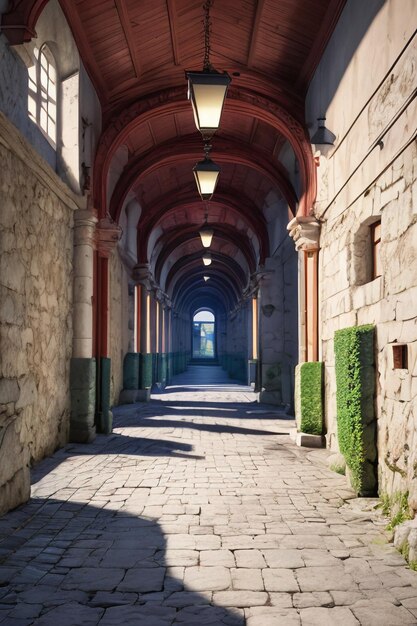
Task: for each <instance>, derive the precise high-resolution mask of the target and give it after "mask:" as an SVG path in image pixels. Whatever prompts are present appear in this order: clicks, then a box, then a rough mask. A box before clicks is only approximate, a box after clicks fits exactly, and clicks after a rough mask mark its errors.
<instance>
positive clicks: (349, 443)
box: [334, 324, 376, 494]
mask: <svg viewBox="0 0 417 626" xmlns="http://www.w3.org/2000/svg"><path fill="white" fill-rule="evenodd" d="M334 343H335V361H336V385H337V392H336V400H337V425H338V438H339V446H340V451H341V452H342V454H343V456H344V457H345V460H346V465H347V466H348V468H349V469H350V474H351V482H352V487H353V488H354V489H356V491H357V492H358V493H360V494H364V493H369V492H371V491H372V490H374V489H375V487H376V479H375V475H374V471H373V467H372V465H370V464H368V465H367V457H369V458H373V456H374V455H376V448H375V443H374V441H372V437H373V435H372V433H373V432H374V431H373V430H372V428H373V424H372V423H373V420H374V406H373V402H374V385H375V372H374V367H373V364H374V326H373V325H370V324H369V325H366V326H353V327H351V328H344V329H342V330H338V331H336V333H335V340H334ZM365 435H366V436H365ZM372 446H374V450H371V449H370V448H371V447H372ZM365 470H366V471H365Z"/></svg>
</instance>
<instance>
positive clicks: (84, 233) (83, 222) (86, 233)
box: [74, 209, 98, 246]
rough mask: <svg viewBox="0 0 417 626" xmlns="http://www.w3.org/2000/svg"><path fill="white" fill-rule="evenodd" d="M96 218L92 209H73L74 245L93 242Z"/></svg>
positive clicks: (91, 243) (92, 244)
mask: <svg viewBox="0 0 417 626" xmlns="http://www.w3.org/2000/svg"><path fill="white" fill-rule="evenodd" d="M97 222H98V219H97V217H96V215H95V212H94V211H90V210H88V209H77V211H74V245H75V246H81V245H90V246H94V244H95V230H96V225H97Z"/></svg>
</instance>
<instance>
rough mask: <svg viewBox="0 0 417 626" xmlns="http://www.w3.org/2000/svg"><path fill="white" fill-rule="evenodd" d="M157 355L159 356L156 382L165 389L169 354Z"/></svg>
mask: <svg viewBox="0 0 417 626" xmlns="http://www.w3.org/2000/svg"><path fill="white" fill-rule="evenodd" d="M156 356H157V358H158V364H157V375H156V384H157V385H158V386H159V387H160V388H161V389H164V388H165V386H166V384H167V371H168V355H167V354H164V353H162V354H157V355H156Z"/></svg>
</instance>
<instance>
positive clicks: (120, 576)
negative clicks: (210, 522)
mask: <svg viewBox="0 0 417 626" xmlns="http://www.w3.org/2000/svg"><path fill="white" fill-rule="evenodd" d="M139 492H140V490H139ZM141 498H143V495H141V494H139V496H136V497H135V492H133V494H132V496H131V498H129V499H127V500H126V501H125V502H124V503H123V505H122V506H126V507H127V510H126V512H125V511H123V510H113V509H111V508H99V507H95V506H92V505H91V504H81V503H77V502H68V501H62V500H43V499H31V500H30V501H29V502H28V503H27V504H26V505H23V506H21V507H19V508H18V509H16V510H15V511H13V512H11V513H9V514H8V515H6V516H5V517H3V518H2V519H1V520H0V537H3V541H2V542H1V544H0V545H1V555H0V563H1V565H0V617H1V618H2V619H3V620H4V623H5V624H7V625H8V626H12V625H14V624H15V625H16V626H17V625H20V626H21V625H23V624H24V625H25V626H26V625H28V626H29V624H36V626H57V625H58V626H70V625H71V626H74V625H78V624H88V625H91V626H95V625H96V624H98V623H100V626H116V625H117V626H119V625H120V624H124V625H125V626H128V625H139V624H143V626H170V625H171V624H182V625H183V626H187V625H188V626H196V625H197V624H204V625H205V626H221V625H223V624H225V625H228V626H241V625H243V624H245V620H244V617H243V610H242V609H240V610H238V609H225V608H222V607H219V606H214V605H212V604H210V601H211V591H210V590H208V591H207V593H206V592H204V593H199V592H197V591H193V590H192V589H190V585H191V586H192V585H193V584H194V585H195V586H196V587H197V588H198V587H199V585H201V580H202V579H201V578H200V576H201V574H199V572H198V568H197V567H196V566H197V564H198V562H199V561H198V556H199V553H198V552H197V551H196V550H195V547H196V537H197V538H198V536H197V535H192V534H190V535H181V538H182V546H184V545H185V546H188V550H187V554H185V551H184V549H182V550H176V535H172V534H168V535H166V536H164V533H163V531H162V529H161V526H160V525H159V523H158V522H157V521H155V520H153V519H146V518H142V517H140V512H141V510H142V508H143V502H142V500H141ZM103 504H104V503H103ZM115 506H117V505H116V504H115ZM135 510H137V511H138V514H136V513H135V512H134V511H135ZM200 537H201V535H200ZM184 559H186V562H185V561H184ZM184 565H187V566H188V565H189V567H187V568H186V570H185V576H184V581H183V580H182V578H181V579H180V578H178V577H177V576H175V575H174V574H173V570H172V568H173V567H176V568H177V569H176V570H174V571H175V572H183V571H184V568H183V566H184ZM219 569H222V574H223V575H222V577H221V579H218V580H217V581H216V580H212V582H211V585H210V583H208V584H207V586H208V587H210V586H211V588H212V590H213V589H214V590H218V591H221V590H223V589H226V588H227V587H229V584H230V574H229V573H228V572H229V570H226V568H219ZM223 570H224V571H223ZM209 578H212V577H209ZM187 585H188V586H187Z"/></svg>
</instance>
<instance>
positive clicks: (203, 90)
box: [187, 71, 231, 139]
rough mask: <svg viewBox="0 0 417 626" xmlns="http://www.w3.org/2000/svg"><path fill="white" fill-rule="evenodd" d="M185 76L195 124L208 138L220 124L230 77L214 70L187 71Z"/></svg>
mask: <svg viewBox="0 0 417 626" xmlns="http://www.w3.org/2000/svg"><path fill="white" fill-rule="evenodd" d="M187 78H188V99H189V100H191V104H192V107H193V113H194V121H195V125H196V126H197V129H198V130H199V131H200V132H201V134H202V135H203V137H204V138H205V139H210V138H211V137H212V136H213V135H214V133H215V132H216V130H217V129H218V128H219V126H220V118H221V115H222V111H223V105H224V101H225V98H226V93H227V88H228V86H229V84H230V82H231V78H230V76H229V74H227V73H226V72H225V73H224V74H220V73H219V72H215V71H210V72H208V71H204V72H187Z"/></svg>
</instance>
